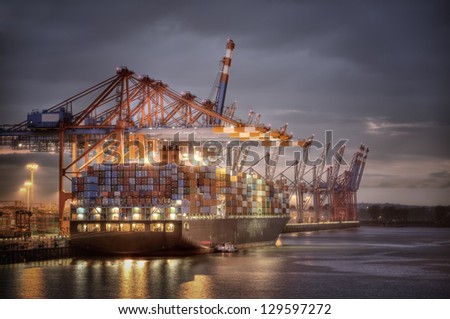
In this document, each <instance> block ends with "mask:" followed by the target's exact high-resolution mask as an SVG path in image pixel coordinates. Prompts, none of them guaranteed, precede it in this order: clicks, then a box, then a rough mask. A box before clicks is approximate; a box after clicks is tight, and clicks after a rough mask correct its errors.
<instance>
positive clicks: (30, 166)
mask: <svg viewBox="0 0 450 319" xmlns="http://www.w3.org/2000/svg"><path fill="white" fill-rule="evenodd" d="M38 168H39V165H38V164H36V163H30V164H27V169H28V170H30V171H35V170H37V169H38Z"/></svg>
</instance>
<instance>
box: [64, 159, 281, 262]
mask: <svg viewBox="0 0 450 319" xmlns="http://www.w3.org/2000/svg"><path fill="white" fill-rule="evenodd" d="M72 189H73V203H74V204H75V205H73V211H72V221H71V223H70V225H71V226H70V227H71V228H70V233H71V242H72V244H73V245H75V246H76V247H80V248H82V249H85V250H90V251H93V252H97V253H100V254H118V255H120V254H123V255H152V254H156V255H157V254H162V253H167V252H172V253H176V252H182V251H185V252H186V251H192V252H193V251H211V250H212V249H213V248H214V247H215V246H216V245H219V244H221V243H224V242H230V243H233V244H234V245H236V246H237V247H239V248H242V247H247V246H252V245H268V244H274V243H275V241H276V240H277V238H278V235H279V234H280V233H281V231H282V230H283V227H284V226H285V225H286V223H287V222H288V220H289V218H290V217H289V207H288V200H289V192H288V187H287V185H286V180H283V179H280V180H277V181H275V182H267V181H266V180H265V179H264V178H263V177H262V176H259V175H258V174H257V173H256V172H252V173H239V174H236V175H233V174H232V173H231V172H230V170H229V169H228V170H227V169H226V168H217V167H214V166H180V165H177V164H176V163H169V164H167V165H165V166H163V167H154V166H151V165H139V164H136V163H131V164H129V165H93V166H91V167H89V169H88V170H87V171H86V172H83V174H82V176H80V177H78V178H74V179H73V180H72Z"/></svg>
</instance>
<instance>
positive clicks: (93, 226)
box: [87, 224, 100, 232]
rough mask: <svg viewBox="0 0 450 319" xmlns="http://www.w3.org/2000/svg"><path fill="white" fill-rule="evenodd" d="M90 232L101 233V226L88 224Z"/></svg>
mask: <svg viewBox="0 0 450 319" xmlns="http://www.w3.org/2000/svg"><path fill="white" fill-rule="evenodd" d="M87 231H88V232H97V231H100V224H88V225H87Z"/></svg>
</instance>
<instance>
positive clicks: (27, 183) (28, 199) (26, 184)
mask: <svg viewBox="0 0 450 319" xmlns="http://www.w3.org/2000/svg"><path fill="white" fill-rule="evenodd" d="M24 185H25V188H26V189H27V210H28V211H30V188H31V187H32V186H33V184H32V183H31V182H30V181H26V182H25V184H24Z"/></svg>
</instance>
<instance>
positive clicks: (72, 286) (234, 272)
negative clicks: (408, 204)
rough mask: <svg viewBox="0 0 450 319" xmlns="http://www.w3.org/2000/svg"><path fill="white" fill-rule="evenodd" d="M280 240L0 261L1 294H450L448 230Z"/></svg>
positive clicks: (375, 230)
mask: <svg viewBox="0 0 450 319" xmlns="http://www.w3.org/2000/svg"><path fill="white" fill-rule="evenodd" d="M280 238H281V240H280V244H282V245H281V246H269V247H260V248H251V249H242V250H241V251H239V252H238V253H236V254H210V255H195V256H187V257H179V258H175V257H172V258H135V259H121V258H104V259H100V258H97V259H96V258H90V259H62V260H56V261H48V262H40V263H24V264H15V265H1V266H0V284H1V289H0V298H312V299H313V298H425V297H426V298H450V249H449V244H450V242H449V241H448V238H450V230H439V229H405V230H401V231H398V230H396V229H379V228H362V229H360V230H358V231H356V232H355V231H352V232H346V231H336V232H319V233H309V234H296V235H295V236H294V235H289V234H286V235H283V236H281V237H280Z"/></svg>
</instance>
